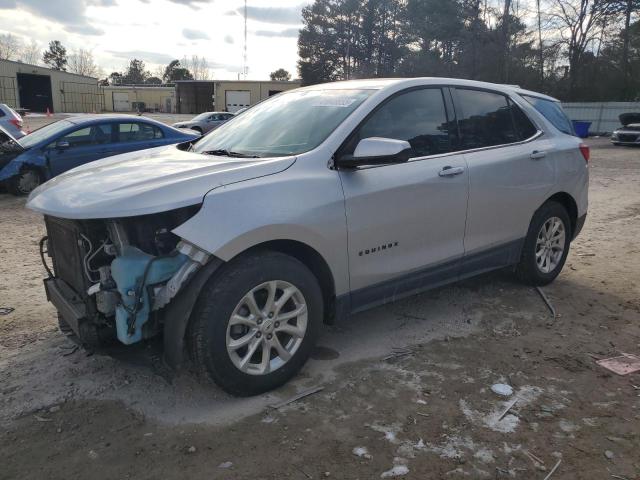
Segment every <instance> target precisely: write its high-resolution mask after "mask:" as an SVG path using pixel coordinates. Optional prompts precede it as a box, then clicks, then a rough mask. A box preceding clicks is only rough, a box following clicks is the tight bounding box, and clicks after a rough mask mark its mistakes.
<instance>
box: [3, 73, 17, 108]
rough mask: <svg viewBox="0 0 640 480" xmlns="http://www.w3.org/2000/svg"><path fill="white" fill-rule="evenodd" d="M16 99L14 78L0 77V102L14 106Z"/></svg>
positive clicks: (15, 105)
mask: <svg viewBox="0 0 640 480" xmlns="http://www.w3.org/2000/svg"><path fill="white" fill-rule="evenodd" d="M17 100H18V99H17V98H16V81H15V78H13V77H0V103H6V104H7V105H9V106H10V107H12V108H16V107H17V105H18V102H17Z"/></svg>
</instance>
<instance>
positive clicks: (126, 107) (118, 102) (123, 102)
mask: <svg viewBox="0 0 640 480" xmlns="http://www.w3.org/2000/svg"><path fill="white" fill-rule="evenodd" d="M113 111H114V112H130V111H131V103H130V102H129V94H128V93H127V92H113Z"/></svg>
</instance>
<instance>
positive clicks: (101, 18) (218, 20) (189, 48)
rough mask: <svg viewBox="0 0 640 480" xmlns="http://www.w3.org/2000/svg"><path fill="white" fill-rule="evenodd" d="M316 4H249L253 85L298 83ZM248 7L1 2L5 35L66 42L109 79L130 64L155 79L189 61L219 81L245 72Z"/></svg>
mask: <svg viewBox="0 0 640 480" xmlns="http://www.w3.org/2000/svg"><path fill="white" fill-rule="evenodd" d="M307 3H310V0H248V2H247V5H248V8H247V13H248V15H247V18H248V22H247V37H248V40H247V65H248V67H249V68H248V75H247V79H251V80H264V79H268V78H269V73H270V72H272V71H274V70H276V69H278V68H284V69H286V70H288V71H289V72H290V73H291V74H292V76H293V77H294V78H295V77H297V72H296V61H297V58H298V55H297V38H298V29H299V28H300V27H301V22H302V20H301V11H302V8H303V7H304V6H305V5H306V4H307ZM243 5H244V0H0V33H11V34H13V35H16V36H18V37H21V39H22V40H23V41H25V42H26V43H29V42H30V41H31V40H32V39H33V40H35V41H36V42H38V44H39V45H40V46H41V47H42V49H43V50H44V49H45V48H46V46H47V44H48V43H49V41H51V40H60V41H61V42H62V44H63V45H64V46H65V47H66V48H67V52H68V53H71V51H73V50H74V49H78V48H84V49H88V50H91V51H92V52H93V55H94V58H95V61H96V63H97V64H98V65H99V66H100V67H101V68H102V69H103V70H104V73H105V74H106V75H108V74H109V73H111V72H112V71H123V70H124V69H125V66H126V65H127V64H128V61H129V59H131V58H138V59H140V60H143V61H144V62H145V64H146V66H147V69H148V70H149V71H150V72H151V73H153V74H155V73H156V70H157V68H158V66H165V65H166V64H167V63H169V62H170V61H171V60H173V59H176V58H177V59H181V58H182V57H183V56H185V55H186V56H187V57H191V56H192V55H199V56H204V57H205V58H206V59H207V61H208V62H209V65H210V67H211V74H212V77H213V78H216V79H221V80H230V79H236V78H238V73H239V72H241V71H242V57H243V53H242V52H243V44H244V17H243Z"/></svg>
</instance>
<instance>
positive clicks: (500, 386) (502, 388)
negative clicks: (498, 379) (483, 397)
mask: <svg viewBox="0 0 640 480" xmlns="http://www.w3.org/2000/svg"><path fill="white" fill-rule="evenodd" d="M491 391H492V392H493V393H495V394H497V395H502V396H503V397H510V396H511V395H513V388H512V387H511V385H507V384H506V383H496V384H493V385H491Z"/></svg>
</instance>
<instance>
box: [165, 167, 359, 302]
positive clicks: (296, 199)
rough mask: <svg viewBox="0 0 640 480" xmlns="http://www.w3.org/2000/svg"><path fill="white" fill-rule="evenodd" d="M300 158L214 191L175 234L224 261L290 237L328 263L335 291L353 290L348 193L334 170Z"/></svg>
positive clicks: (345, 291) (342, 292)
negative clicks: (281, 168)
mask: <svg viewBox="0 0 640 480" xmlns="http://www.w3.org/2000/svg"><path fill="white" fill-rule="evenodd" d="M306 163H307V162H304V161H301V162H296V163H295V164H294V165H292V166H291V167H290V168H289V169H287V170H286V171H283V172H280V173H278V174H277V175H270V176H268V177H261V178H255V179H252V180H247V181H244V182H239V183H236V184H232V185H226V186H222V187H220V188H217V189H215V190H212V191H210V192H209V193H208V194H207V195H206V196H205V198H204V202H203V204H202V207H201V208H200V210H199V211H198V213H196V214H195V215H194V216H193V217H191V218H190V219H189V220H187V221H186V222H185V223H183V224H182V225H180V226H178V227H176V228H175V229H174V230H173V233H174V234H176V235H177V236H179V237H181V238H183V239H185V240H186V241H188V242H190V243H192V244H194V245H197V246H198V247H199V248H201V249H202V250H204V251H206V252H209V253H210V254H212V255H214V256H215V257H217V258H220V259H221V260H223V261H225V262H226V261H229V260H231V259H232V258H234V257H236V256H237V255H239V254H241V253H242V252H244V251H246V250H248V249H250V248H252V247H255V246H256V245H260V244H262V243H265V242H270V241H274V240H275V241H277V240H291V241H295V242H299V243H301V244H304V245H307V246H308V247H310V248H312V249H313V250H315V251H316V252H317V253H318V254H319V255H320V256H321V257H322V258H323V259H324V261H325V262H326V264H327V265H328V267H329V270H330V271H331V274H332V276H333V280H334V286H335V294H336V295H342V294H344V293H347V292H348V291H349V271H348V265H349V262H348V252H347V250H348V243H347V225H346V217H345V210H344V195H343V193H342V186H341V184H340V179H339V177H338V175H337V173H336V172H335V171H332V170H329V169H326V170H322V169H320V170H319V171H318V169H313V170H312V169H310V168H309V167H308V166H307V165H306Z"/></svg>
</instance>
